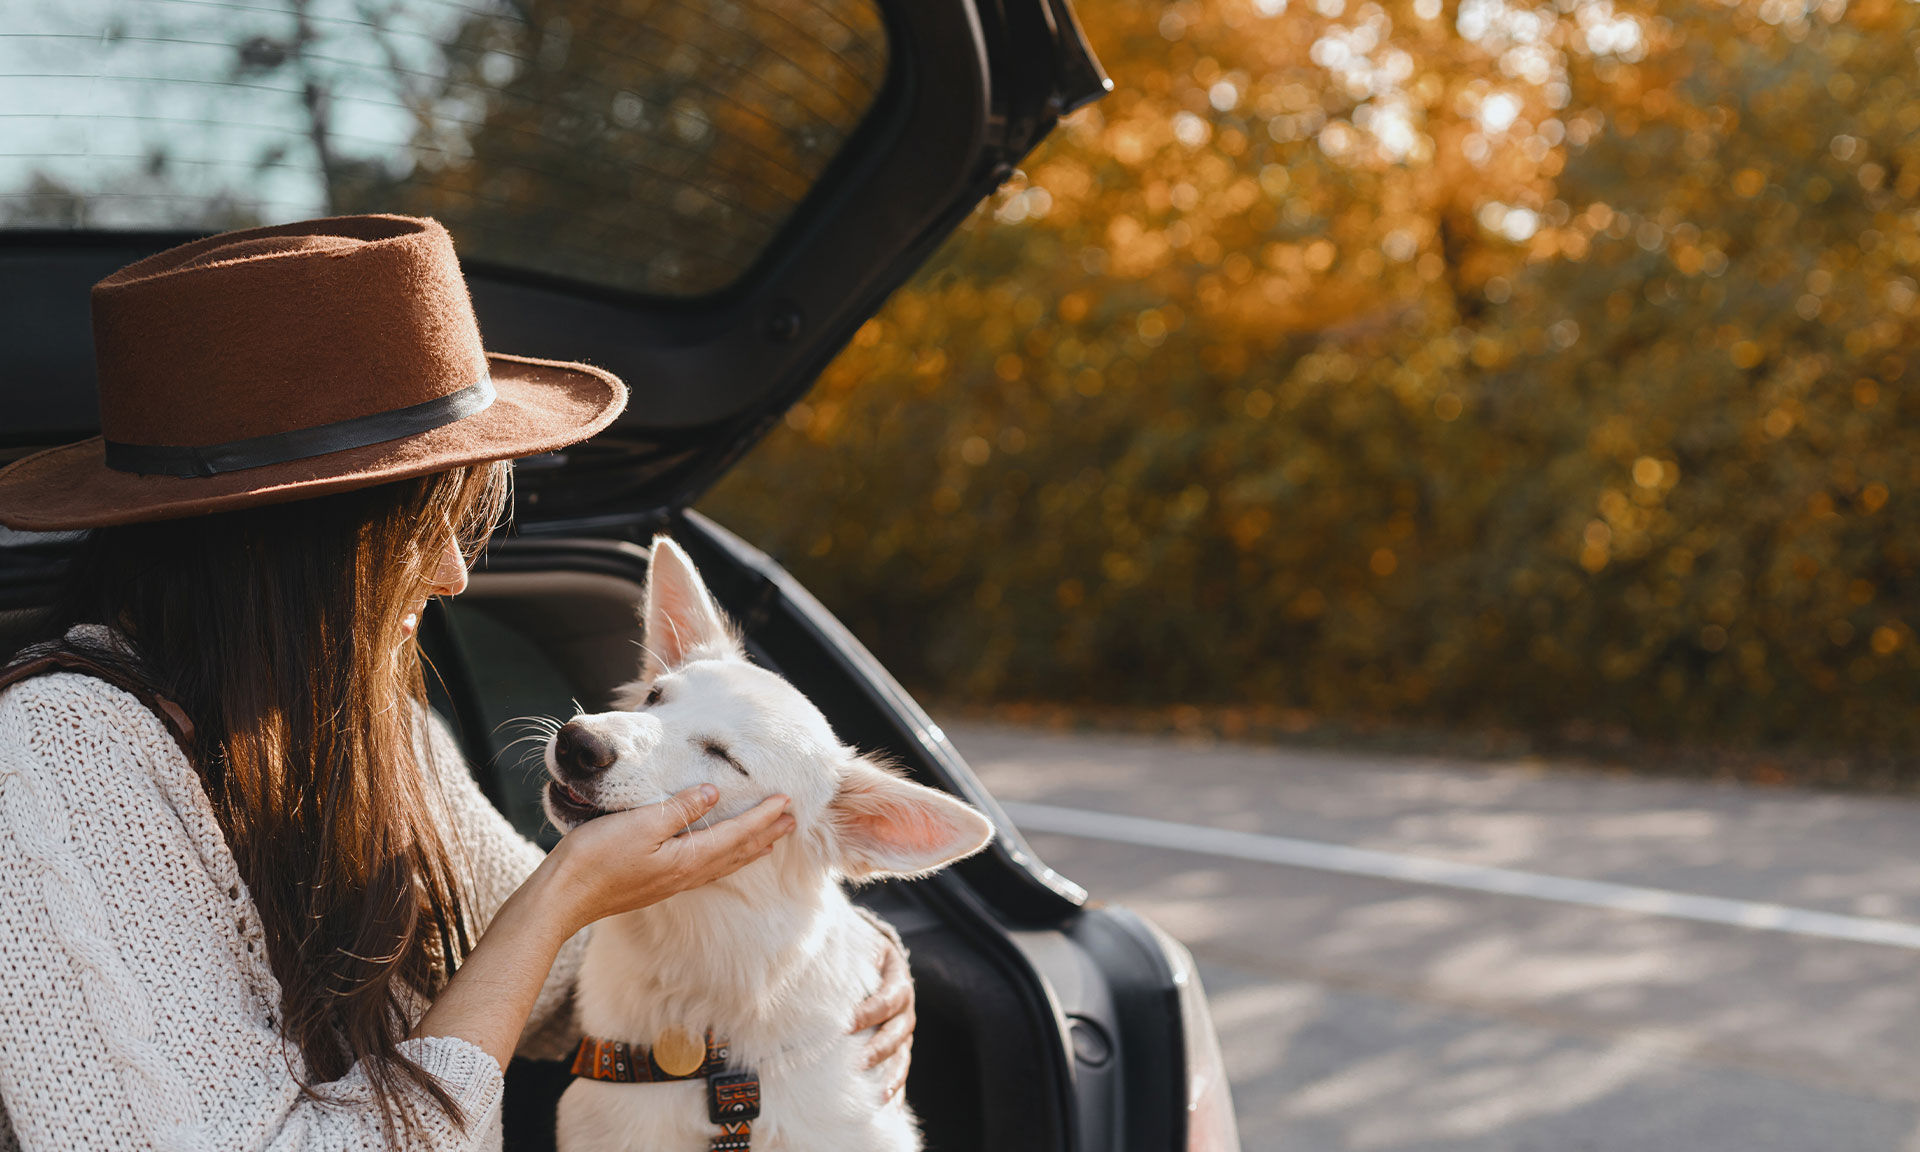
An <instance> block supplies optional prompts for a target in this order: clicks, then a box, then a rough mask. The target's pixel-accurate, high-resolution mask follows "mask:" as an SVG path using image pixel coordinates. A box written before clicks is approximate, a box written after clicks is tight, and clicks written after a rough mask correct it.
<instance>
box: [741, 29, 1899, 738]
mask: <svg viewBox="0 0 1920 1152" xmlns="http://www.w3.org/2000/svg"><path fill="white" fill-rule="evenodd" d="M1081 7H1082V9H1083V11H1082V16H1083V19H1084V20H1085V23H1086V25H1087V27H1088V30H1089V34H1090V36H1091V37H1092V39H1093V40H1094V42H1095V44H1096V47H1098V48H1099V50H1100V51H1101V54H1102V56H1103V58H1104V59H1105V61H1106V63H1107V65H1108V67H1109V70H1110V71H1111V72H1112V73H1113V75H1114V76H1115V79H1116V83H1117V86H1118V87H1117V90H1116V91H1115V93H1114V94H1113V95H1112V96H1111V97H1110V98H1109V99H1108V100H1106V101H1104V102H1103V103H1102V104H1100V105H1098V106H1096V107H1094V108H1091V109H1088V110H1085V111H1083V112H1081V113H1079V114H1076V116H1074V117H1073V118H1071V119H1070V120H1069V121H1068V122H1067V123H1066V124H1064V125H1063V127H1062V129H1061V131H1059V132H1058V133H1057V134H1056V135H1055V136H1054V137H1053V138H1052V139H1051V140H1050V141H1049V142H1048V143H1047V144H1046V145H1045V146H1043V147H1042V149H1041V150H1040V151H1039V152H1038V153H1037V154H1036V155H1034V156H1033V157H1031V158H1030V160H1029V161H1028V163H1027V164H1026V166H1025V170H1024V172H1023V173H1021V174H1019V175H1017V176H1016V177H1015V178H1014V180H1013V181H1011V182H1010V183H1009V184H1008V185H1007V186H1006V187H1005V188H1003V189H1002V190H1001V192H1000V193H999V194H998V195H997V196H996V197H995V198H994V199H993V201H992V202H991V203H990V204H987V205H984V206H983V207H982V208H981V210H980V211H979V212H978V213H976V215H975V217H974V218H973V220H972V221H971V222H970V223H969V225H968V226H967V227H966V228H965V229H964V230H963V231H962V233H961V234H960V235H958V236H957V237H955V239H954V240H953V241H952V242H951V243H950V244H948V245H947V246H946V248H945V249H944V250H943V251H942V252H941V254H940V255H939V256H938V257H937V258H936V259H935V260H934V261H933V262H932V263H931V264H930V265H929V267H928V268H927V269H926V270H925V271H924V273H923V274H922V275H921V276H920V277H919V278H918V279H917V280H916V281H915V282H914V283H913V284H911V285H910V286H909V287H907V288H905V289H903V290H902V291H901V292H900V293H899V294H898V295H897V296H896V297H895V298H894V300H893V301H892V302H891V303H890V304H889V305H888V307H887V308H886V310H885V311H884V312H883V313H882V314H881V315H880V316H879V317H878V318H877V319H875V320H874V321H873V322H871V323H870V324H869V325H868V326H867V327H866V328H865V329H863V330H862V331H861V333H860V336H859V337H858V338H857V339H856V340H855V341H854V342H853V343H852V345H851V346H850V347H849V348H848V349H847V350H846V352H845V353H844V354H843V355H842V356H841V357H840V358H839V360H838V361H837V362H836V363H835V364H834V365H833V366H832V367H831V368H830V369H829V371H828V372H827V373H826V375H825V377H824V378H823V379H822V380H821V382H820V384H819V386H818V388H817V389H816V391H815V392H814V394H813V395H812V396H811V397H810V398H809V400H808V402H807V403H806V404H803V405H802V406H801V407H799V408H796V409H795V410H794V412H793V413H792V415H791V416H790V418H789V419H788V421H787V426H786V428H785V429H783V430H782V431H781V432H779V433H777V434H776V435H775V437H774V438H772V439H771V440H769V441H768V442H767V443H766V444H765V445H764V446H763V447H762V448H761V449H759V450H758V451H757V453H756V454H755V455H754V456H753V457H752V458H751V459H750V460H749V461H748V462H747V464H746V466H745V467H743V468H742V469H741V470H740V471H739V472H737V473H736V474H735V476H734V477H733V478H732V479H730V480H729V481H728V483H727V484H726V485H724V486H723V487H722V488H721V489H720V490H719V491H718V492H716V493H715V494H714V496H713V497H712V498H711V500H710V507H711V508H712V509H713V510H714V511H715V512H716V513H717V514H718V515H720V516H721V518H723V519H724V520H726V521H728V522H729V523H732V524H734V525H735V526H737V527H738V528H740V529H742V530H743V531H745V532H746V533H747V534H748V535H749V536H750V537H753V538H755V539H756V540H758V541H760V542H762V543H764V544H765V545H767V546H769V547H770V548H772V549H774V550H775V551H776V552H778V553H780V554H782V555H783V556H784V557H785V558H786V559H787V560H788V562H789V563H791V564H792V565H793V566H794V568H795V569H796V570H797V571H798V572H799V573H800V574H801V575H802V576H803V577H804V578H805V579H806V580H807V581H808V582H809V583H810V584H812V585H813V586H814V587H815V588H816V589H817V590H819V591H820V592H821V593H822V595H823V598H824V599H826V600H827V601H828V603H830V604H831V605H833V606H834V607H835V609H836V610H837V611H839V612H840V613H841V614H842V616H843V617H844V618H845V619H847V621H848V622H849V624H851V625H852V626H853V627H854V629H855V630H856V631H857V632H858V633H860V634H861V635H862V637H863V638H864V639H866V640H867V641H868V642H869V643H870V644H871V645H872V646H873V647H875V648H876V649H877V650H878V651H879V652H880V654H881V655H882V656H883V657H884V658H886V659H887V660H888V661H889V662H890V663H892V664H893V665H894V666H896V667H897V668H899V669H900V670H901V671H903V672H904V673H905V674H906V675H907V676H908V678H909V679H911V680H914V681H917V682H918V683H920V684H922V685H924V686H928V687H931V688H933V689H935V690H936V691H939V692H942V693H947V694H953V695H960V696H967V697H974V698H992V697H999V698H1007V697H1016V698H1046V699H1066V700H1102V701H1139V702H1155V703H1165V702H1168V701H1170V700H1176V699H1180V700H1190V701H1195V702H1214V703H1226V704H1254V705H1273V706H1287V707H1308V708H1312V709H1315V710H1317V711H1320V712H1323V713H1328V714H1335V715H1371V716H1386V717H1401V718H1439V719H1443V720H1446V721H1451V722H1467V723H1471V722H1499V723H1508V724H1518V725H1524V726H1532V727H1536V728H1554V727H1558V726H1564V725H1566V724H1569V723H1572V722H1583V723H1596V722H1597V723H1602V724H1608V725H1616V726H1626V727H1628V728H1630V729H1632V730H1635V731H1638V732H1640V733H1643V734H1648V735H1663V736H1682V737H1689V738H1705V739H1714V740H1729V739H1732V740H1750V741H1762V742H1781V741H1788V742H1803V743H1811V744H1826V745H1833V744H1836V743H1844V744H1847V745H1849V746H1852V747H1868V746H1871V747H1876V748H1890V749H1907V748H1911V747H1913V746H1914V745H1915V743H1916V741H1917V740H1920V722H1917V721H1916V720H1915V719H1914V718H1913V714H1914V709H1913V708H1912V707H1911V700H1912V699H1913V698H1914V696H1915V689H1916V688H1920V645H1916V644H1915V643H1914V635H1913V626H1914V625H1913V623H1910V622H1920V581H1916V574H1915V565H1916V563H1917V562H1920V536H1916V534H1915V532H1914V528H1915V527H1916V524H1917V523H1920V500H1917V499H1916V497H1920V463H1916V461H1920V433H1916V432H1914V431H1910V429H1914V428H1916V427H1920V424H1916V421H1915V420H1914V419H1912V418H1911V417H1913V416H1915V415H1920V394H1916V393H1915V390H1914V389H1913V387H1912V386H1911V385H1910V383H1909V381H1910V380H1911V378H1912V376H1911V373H1912V368H1911V367H1910V365H1909V359H1910V352H1909V348H1910V346H1911V344H1912V341H1913V334H1914V324H1915V308H1916V304H1917V303H1920V284H1917V283H1916V280H1915V275H1916V273H1915V271H1914V267H1915V265H1916V264H1920V211H1917V209H1920V200H1917V199H1916V198H1917V197H1920V131H1917V130H1920V94H1916V92H1915V91H1914V89H1913V87H1912V85H1911V84H1910V82H1909V80H1910V77H1911V73H1912V67H1913V59H1914V53H1915V49H1916V47H1920V12H1917V11H1916V9H1915V8H1914V7H1913V6H1912V5H1910V4H1904V3H1898V2H1897V0H1860V2H1856V3H1853V4H1851V5H1849V4H1848V3H1847V2H1846V0H1826V2H1824V3H1820V4H1810V3H1807V2H1806V0H1730V2H1726V0H1653V2H1649V3H1644V4H1636V3H1631V2H1629V0H1558V2H1557V3H1551V4H1542V5H1539V6H1537V7H1536V6H1532V5H1530V4H1528V3H1525V2H1523V0H1460V2H1459V3H1458V4H1457V5H1456V4H1455V3H1454V2H1453V0H1447V3H1446V4H1445V5H1443V4H1442V3H1441V2H1440V0H1408V2H1404V3H1403V2H1400V0H1389V2H1385V3H1382V2H1380V0H1365V2H1361V3H1355V2H1354V0H1291V2H1289V0H1179V2H1178V3H1175V4H1173V5H1171V6H1165V5H1160V4H1144V3H1133V2H1128V0H1091V2H1089V3H1085V4H1083V5H1082V6H1081Z"/></svg>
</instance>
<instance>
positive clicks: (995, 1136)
mask: <svg viewBox="0 0 1920 1152" xmlns="http://www.w3.org/2000/svg"><path fill="white" fill-rule="evenodd" d="M592 543H593V547H592V548H591V550H589V551H588V552H587V553H585V555H587V556H591V557H593V558H594V561H595V567H596V568H598V570H583V569H575V570H568V569H565V568H561V567H556V566H553V564H552V562H551V560H548V561H545V562H543V566H542V568H541V570H539V571H498V570H488V569H487V568H486V567H482V568H481V569H479V570H476V571H475V572H474V574H473V577H472V581H471V584H470V586H469V588H468V590H467V592H466V593H465V594H464V595H462V596H461V597H460V598H459V599H458V600H457V601H452V602H446V603H443V604H442V605H440V607H439V612H438V615H437V617H436V618H430V619H429V620H428V621H427V623H426V625H425V626H424V628H423V632H422V644H423V648H424V649H425V650H426V652H427V655H428V658H429V660H430V662H431V671H430V672H429V677H428V678H429V692H430V695H431V696H432V697H433V701H434V704H435V706H436V708H437V709H439V710H440V711H441V712H442V713H443V714H444V715H446V716H447V717H448V719H449V720H450V721H452V723H453V725H454V728H455V731H456V732H457V733H458V734H459V736H460V738H461V740H462V742H463V745H464V746H465V748H466V750H467V752H468V759H469V761H470V762H471V763H472V764H473V765H474V766H475V770H476V773H477V775H478V776H479V778H480V780H481V783H482V786H483V788H484V789H485V790H486V792H487V793H488V795H489V797H490V798H492V799H493V800H494V802H495V803H496V804H497V805H498V806H499V807H500V808H501V810H502V811H503V812H504V813H506V814H507V816H508V818H509V819H511V820H512V821H513V822H514V824H515V826H516V827H517V828H519V829H520V830H521V831H522V832H523V833H524V834H526V835H528V836H529V837H531V838H533V839H535V840H538V841H540V842H541V843H543V844H546V845H551V844H552V843H553V842H554V839H555V834H554V831H553V829H552V828H551V827H550V826H549V825H547V824H546V821H545V818H544V816H543V814H542V812H541V810H540V787H541V784H542V782H543V781H544V778H545V777H544V772H543V770H542V760H541V753H542V748H543V747H544V743H543V738H542V737H541V736H540V735H538V734H537V733H536V732H535V731H534V729H533V726H532V724H531V721H532V719H533V718H536V717H559V718H565V717H567V716H569V715H572V714H573V713H574V712H575V711H576V710H577V709H585V710H588V711H594V710H600V709H604V708H606V707H608V706H609V704H608V701H609V699H610V697H611V695H612V693H613V691H614V689H616V688H617V687H618V686H619V685H620V684H622V683H624V682H626V681H628V680H631V679H633V678H634V677H635V676H636V675H637V672H638V668H639V663H640V652H641V649H640V643H641V640H642V635H641V629H640V625H639V622H638V616H637V611H638V606H639V602H640V595H641V583H640V581H641V579H643V572H644V552H643V551H642V550H640V549H638V548H633V547H631V546H627V547H624V548H622V549H620V550H618V551H617V552H614V553H611V554H609V552H608V551H607V549H606V548H605V547H604V544H603V542H592ZM549 547H551V545H549ZM610 555H611V556H612V557H617V558H619V559H621V560H623V561H624V562H625V563H626V564H627V565H628V566H629V567H628V571H627V572H625V573H617V572H615V571H612V570H610V569H612V568H613V567H615V565H612V564H609V563H608V560H609V558H610ZM713 583H714V585H715V588H716V594H717V595H722V594H721V593H720V591H719V590H720V589H721V588H724V587H725V586H726V584H727V582H726V581H725V580H715V581H713ZM722 599H723V602H724V599H725V597H724V595H722ZM726 607H727V608H728V610H729V612H730V614H732V615H733V616H734V617H735V618H736V619H738V620H744V621H746V622H747V624H748V628H747V641H748V647H749V650H750V651H751V652H752V654H753V656H754V658H755V659H756V660H757V661H758V662H760V663H762V664H764V665H766V666H769V667H773V668H775V670H780V671H787V670H785V669H782V668H781V666H780V664H779V662H778V661H777V660H776V659H775V656H774V654H773V653H771V652H769V651H768V650H767V648H766V647H765V646H763V645H762V644H761V643H759V642H758V641H757V639H756V637H755V635H754V631H753V628H752V626H751V623H752V619H753V610H752V607H751V606H750V605H741V604H728V605H726ZM788 675H789V678H790V679H793V680H794V681H795V683H796V684H798V686H799V687H801V688H802V690H806V689H807V687H808V685H807V684H806V683H805V678H804V677H803V676H795V675H793V674H792V673H791V672H790V671H789V672H788ZM816 702H817V703H822V704H823V710H825V711H827V715H828V719H829V720H830V721H833V722H834V723H835V725H836V728H841V718H840V717H837V716H835V714H834V712H833V711H832V710H831V706H830V702H829V701H820V700H818V699H817V700H816ZM841 730H842V733H843V736H844V735H845V731H844V729H841ZM856 899H858V900H859V901H861V902H862V903H864V904H866V905H867V906H868V907H870V908H872V909H874V910H875V911H876V912H878V913H880V914H881V915H882V916H884V917H885V918H886V919H888V920H889V921H890V922H892V923H893V924H894V925H895V926H896V927H897V928H898V929H899V930H900V932H901V935H902V937H903V938H904V940H905V941H906V944H907V947H908V950H909V952H910V954H911V967H912V970H913V976H914V980H915V985H916V990H917V1001H918V1003H917V1013H918V1023H917V1026H916V1030H915V1041H914V1048H913V1066H912V1073H911V1078H910V1080H909V1082H908V1087H907V1094H908V1099H909V1101H910V1102H911V1104H912V1105H913V1108H914V1109H915V1111H916V1112H917V1113H918V1114H919V1116H920V1118H921V1121H922V1124H923V1127H924V1129H925V1132H926V1137H927V1146H928V1147H929V1148H933V1149H952V1150H961V1149H966V1150H974V1149H987V1148H994V1149H996V1152H999V1150H1006V1149H1018V1148H1050V1149H1057V1148H1060V1147H1062V1146H1063V1143H1062V1136H1063V1135H1064V1134H1063V1133H1062V1132H1061V1130H1060V1127H1059V1126H1060V1125H1061V1124H1062V1123H1063V1122H1064V1117H1062V1116H1061V1115H1060V1109H1059V1108H1058V1107H1057V1106H1056V1105H1055V1103H1054V1101H1053V1100H1052V1099H1050V1098H1049V1097H1050V1096H1051V1093H1050V1092H1049V1091H1048V1085H1047V1080H1048V1077H1047V1076H1045V1075H1039V1074H1037V1073H1039V1072H1040V1071H1041V1069H1039V1068H1037V1067H1036V1065H1038V1064H1042V1063H1045V1060H1044V1059H1039V1060H1037V1059H1036V1056H1037V1055H1038V1054H1040V1053H1043V1052H1046V1051H1049V1050H1055V1049H1058V1047H1059V1043H1060V1042H1059V1038H1058V1035H1057V1033H1055V1034H1054V1035H1052V1036H1047V1035H1045V1034H1036V1029H1045V1028H1049V1027H1051V1024H1050V1023H1049V1022H1047V1021H1045V1020H1041V1019H1036V1013H1035V1012H1034V1010H1033V1005H1032V1004H1031V1003H1029V1002H1027V997H1026V996H1025V995H1024V994H1023V988H1024V986H1025V985H1026V984H1027V983H1028V981H1026V980H1023V979H1020V978H1018V977H1015V976H1012V975H1011V974H1010V973H1009V971H1008V969H1007V964H1006V958H1005V957H1004V955H1002V954H1001V945H1000V941H1001V932H1000V931H999V930H998V929H994V928H991V927H990V926H989V925H988V924H986V923H984V922H982V918H983V917H984V916H985V915H986V914H985V912H984V910H983V909H982V908H980V907H979V906H978V902H977V898H975V897H972V896H971V895H970V894H969V893H968V892H967V891H966V889H965V886H964V885H961V884H958V883H954V882H953V881H952V880H951V879H948V878H944V877H934V878H931V879H929V880H923V881H917V882H911V883H906V882H890V883H884V884H879V885H873V886H870V887H867V888H864V889H862V890H860V891H859V892H857V893H856ZM567 1082H568V1077H567V1075H566V1071H565V1068H564V1066H562V1065H561V1064H559V1063H556V1062H541V1061H516V1063H515V1067H514V1069H513V1071H512V1073H511V1078H510V1080H509V1085H510V1087H509V1096H508V1105H507V1114H506V1124H507V1136H508V1143H507V1147H508V1148H510V1149H535V1148H550V1147H552V1122H553V1121H552V1117H553V1106H554V1102H555V1100H557V1098H558V1094H559V1092H560V1091H562V1090H564V1088H565V1087H566V1084H567ZM773 1106H777V1105H776V1104H775V1102H772V1101H769V1107H773Z"/></svg>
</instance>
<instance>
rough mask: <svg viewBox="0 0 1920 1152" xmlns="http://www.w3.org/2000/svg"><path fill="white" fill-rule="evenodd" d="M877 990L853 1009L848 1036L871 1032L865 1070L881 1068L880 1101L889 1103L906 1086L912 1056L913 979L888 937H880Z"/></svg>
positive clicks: (905, 961)
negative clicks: (868, 1030)
mask: <svg viewBox="0 0 1920 1152" xmlns="http://www.w3.org/2000/svg"><path fill="white" fill-rule="evenodd" d="M879 962H880V987H879V988H878V989H876V990H875V991H874V993H873V995H871V996H869V997H867V998H866V999H865V1000H863V1001H861V1003H860V1007H858V1008H856V1009H854V1013H853V1027H852V1028H850V1029H849V1031H852V1032H861V1031H864V1030H866V1029H868V1028H875V1026H876V1025H877V1026H878V1027H877V1029H876V1030H875V1032H874V1034H873V1036H872V1037H870V1038H869V1039H868V1040H867V1053H866V1055H867V1063H866V1066H867V1067H869V1068H881V1069H883V1070H884V1071H883V1072H882V1074H881V1075H882V1083H883V1084H884V1085H885V1086H886V1087H885V1092H884V1095H883V1096H882V1098H883V1099H887V1100H891V1099H893V1097H894V1094H895V1093H897V1092H899V1091H900V1089H901V1088H902V1087H903V1086H904V1085H905V1084H906V1082H907V1065H908V1063H909V1061H910V1060H911V1058H912V1056H913V1025H914V1015H913V979H912V977H910V976H909V975H908V974H907V957H906V954H905V953H903V952H901V951H900V947H899V945H897V944H895V943H894V942H893V940H892V938H890V937H888V936H884V935H883V936H881V937H880V956H879Z"/></svg>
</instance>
